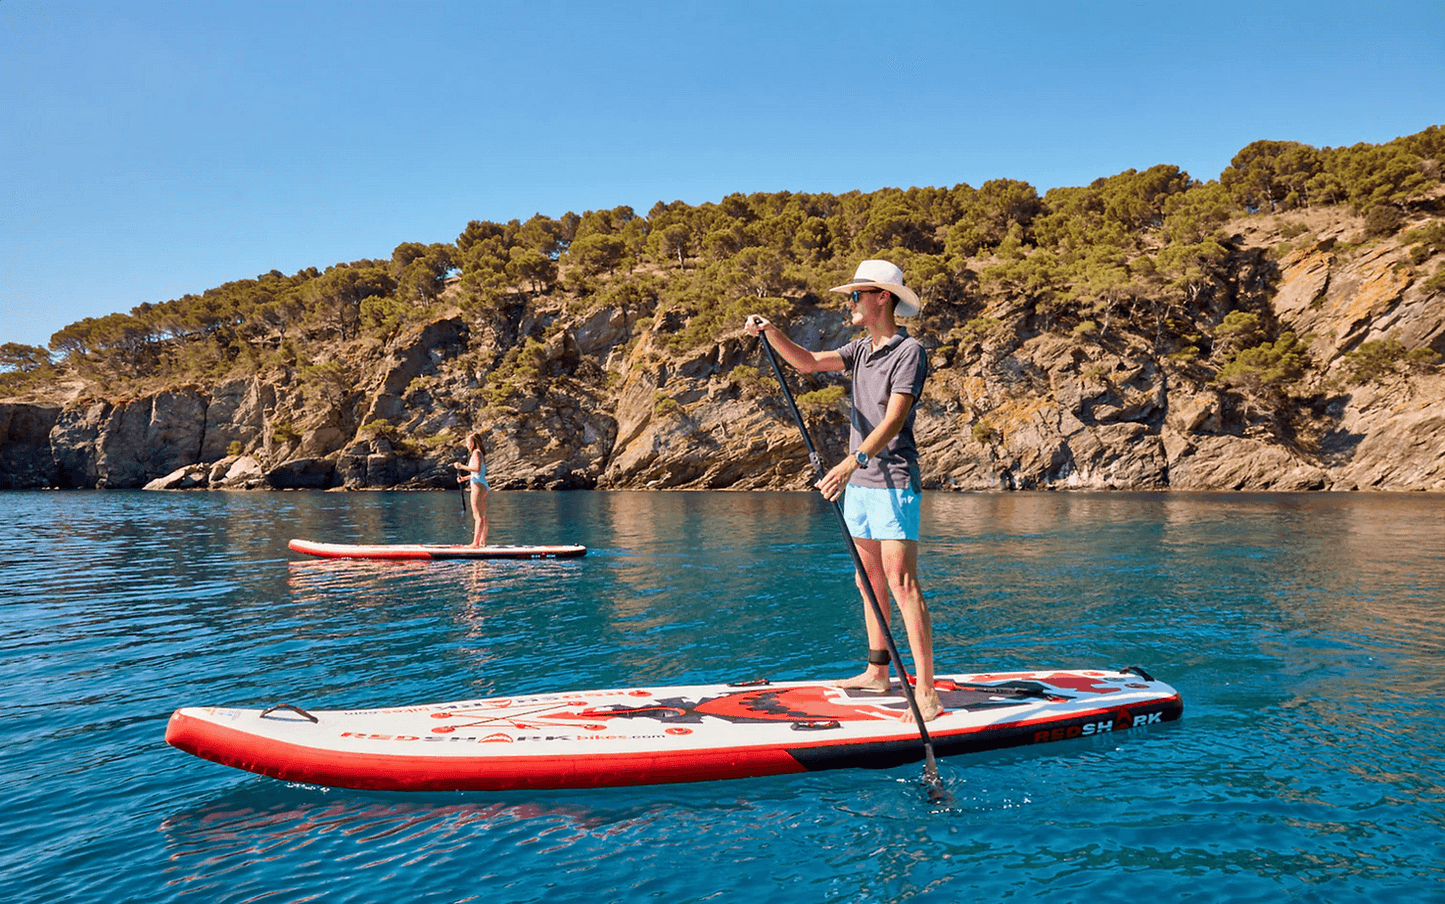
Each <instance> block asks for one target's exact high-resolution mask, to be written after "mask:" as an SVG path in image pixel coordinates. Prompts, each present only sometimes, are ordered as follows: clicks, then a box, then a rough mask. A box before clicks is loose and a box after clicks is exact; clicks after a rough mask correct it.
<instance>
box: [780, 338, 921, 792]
mask: <svg viewBox="0 0 1445 904" xmlns="http://www.w3.org/2000/svg"><path fill="white" fill-rule="evenodd" d="M760 335H761V338H762V340H763V352H764V353H766V354H767V356H768V363H769V364H771V365H772V366H773V373H774V374H775V375H776V376H777V378H778V387H779V388H781V389H782V391H783V401H785V402H787V403H788V410H789V411H791V412H792V413H793V420H794V421H795V422H797V424H798V432H799V433H801V434H803V444H804V445H805V446H807V447H808V461H810V462H812V463H813V472H814V473H815V474H816V475H817V477H818V479H819V480H822V479H823V477H824V476H825V475H826V474H827V473H828V472H827V471H826V470H824V468H823V460H822V459H821V458H819V457H818V451H817V450H816V449H814V448H813V438H812V437H811V436H809V435H808V426H807V425H806V424H804V423H803V415H802V413H800V412H799V411H798V405H797V403H796V402H794V401H793V394H792V392H791V391H789V390H788V381H787V380H784V379H783V369H782V368H781V367H779V366H778V359H777V356H776V355H774V354H773V345H772V343H771V342H769V341H768V334H767V333H766V332H761V333H760ZM830 501H831V502H832V503H833V514H834V515H836V516H837V518H838V527H839V528H841V529H842V531H843V539H844V541H846V542H847V544H848V553H849V555H851V556H852V557H853V567H854V569H856V570H857V573H858V576H859V577H860V578H861V580H859V581H858V583H859V584H861V585H862V586H863V595H864V596H865V597H866V598H867V599H868V605H869V606H870V607H872V609H873V617H874V618H876V619H877V620H878V627H880V628H882V629H883V642H884V643H885V644H886V645H887V647H888V658H889V659H890V660H892V662H893V670H894V671H896V672H897V673H898V680H899V683H900V684H902V685H903V696H904V697H906V698H908V707H909V709H911V710H913V720H914V722H916V723H917V725H918V736H919V737H920V738H922V740H923V781H924V783H925V784H927V785H928V799H929V800H930V801H931V802H933V803H944V802H946V801H948V800H949V794H948V791H946V790H945V789H944V787H943V779H941V778H940V777H939V775H938V761H937V760H936V759H935V758H934V756H933V739H932V738H930V737H929V736H928V726H927V725H925V724H924V722H923V713H922V712H921V711H920V710H919V709H918V699H917V697H916V696H915V694H914V692H913V685H912V684H910V683H909V681H908V672H906V671H904V669H903V657H901V656H899V655H898V644H897V643H895V642H894V640H893V632H892V631H890V630H889V629H888V619H887V618H886V617H885V615H884V612H883V607H882V606H881V605H879V603H878V597H877V595H876V594H874V592H873V582H872V581H871V580H869V579H868V572H867V571H866V570H865V569H864V568H863V558H862V556H860V555H858V544H856V543H854V542H853V534H852V533H851V532H849V530H848V522H847V520H846V519H845V518H844V517H843V506H842V504H841V503H839V502H838V500H837V499H833V500H830Z"/></svg>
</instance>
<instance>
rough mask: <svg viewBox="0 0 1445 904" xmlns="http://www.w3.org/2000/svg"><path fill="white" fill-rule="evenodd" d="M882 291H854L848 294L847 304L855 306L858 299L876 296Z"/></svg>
mask: <svg viewBox="0 0 1445 904" xmlns="http://www.w3.org/2000/svg"><path fill="white" fill-rule="evenodd" d="M882 291H883V290H882V289H855V290H854V291H852V292H849V293H848V303H849V304H857V303H858V299H860V298H862V297H863V296H864V295H877V294H878V293H880V292H882Z"/></svg>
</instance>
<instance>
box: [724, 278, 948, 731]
mask: <svg viewBox="0 0 1445 904" xmlns="http://www.w3.org/2000/svg"><path fill="white" fill-rule="evenodd" d="M829 291H830V292H842V293H844V294H846V295H847V297H848V305H849V310H850V311H851V312H852V324H853V327H854V328H855V329H857V328H862V329H864V330H866V331H867V335H866V336H864V337H862V338H859V339H855V340H853V341H851V342H849V343H848V344H846V345H843V346H841V347H839V348H835V349H830V350H828V351H821V352H814V351H810V350H808V349H805V348H803V347H802V346H800V345H798V344H797V343H795V342H793V341H792V340H791V339H789V338H788V337H787V336H785V335H784V334H783V332H782V331H781V330H779V329H778V328H777V327H776V326H775V325H773V324H772V323H770V322H769V321H768V320H767V319H766V318H764V317H762V316H761V315H758V314H752V315H749V317H748V319H747V331H748V334H749V335H752V336H756V335H758V334H759V333H767V334H768V336H767V338H768V341H769V342H770V343H771V344H772V347H773V348H774V349H776V350H777V351H778V353H779V354H781V355H782V356H783V358H784V360H786V361H787V362H788V363H789V364H791V365H793V367H795V368H797V369H798V370H799V371H802V372H803V373H814V372H818V371H839V370H847V371H851V372H852V375H853V392H852V408H853V412H852V426H851V427H850V428H849V431H848V434H849V435H848V445H849V448H850V449H852V450H853V451H852V452H851V453H850V454H849V455H848V456H847V457H845V458H844V459H843V460H842V461H840V462H839V463H838V464H836V465H834V466H833V469H832V470H830V471H829V472H828V473H827V474H826V475H824V476H823V478H822V479H821V480H819V481H818V483H817V487H818V489H819V490H821V491H822V493H823V495H824V496H825V497H827V498H828V499H829V500H833V499H837V498H838V496H839V494H840V493H841V494H843V514H844V518H845V519H846V521H847V522H848V532H849V533H850V534H852V536H853V538H854V542H855V544H856V546H857V549H858V553H859V556H860V558H861V559H862V562H863V568H864V570H865V571H866V572H867V577H868V581H869V583H871V584H872V587H873V593H874V596H875V597H876V598H877V599H879V600H880V601H884V602H885V603H886V601H887V600H888V597H889V595H890V594H891V595H892V597H893V599H894V600H895V601H897V603H898V609H899V611H901V612H902V613H903V624H904V626H905V627H906V628H907V630H908V648H909V650H910V651H911V652H912V654H913V667H914V669H915V671H916V672H917V679H918V684H917V691H916V699H917V703H918V710H919V713H920V714H921V715H922V716H923V719H924V721H928V720H929V719H932V718H934V717H935V716H937V715H938V714H939V713H941V712H942V711H943V703H942V702H941V701H940V700H939V699H938V692H937V691H936V690H934V687H933V625H932V622H931V620H930V618H929V615H928V604H927V602H925V600H924V598H923V591H922V590H921V589H920V588H919V586H918V533H919V524H920V522H921V520H922V514H921V511H922V510H921V507H922V496H921V491H922V485H921V484H922V481H921V477H920V474H919V469H918V446H917V444H916V443H915V442H914V439H913V419H914V412H915V409H916V407H917V404H918V399H919V397H920V396H921V395H922V393H923V383H924V381H925V380H926V379H927V377H928V356H927V354H926V352H925V351H924V349H923V346H922V345H921V344H920V343H919V342H918V340H917V339H914V338H913V337H911V336H909V335H908V331H907V330H905V329H903V328H901V327H899V326H898V325H897V322H896V318H900V317H912V316H915V315H916V314H917V313H918V310H919V302H918V294H917V293H916V292H914V291H913V290H912V289H909V288H907V287H906V286H904V285H903V271H902V270H900V269H898V268H897V267H896V266H894V265H893V264H891V263H889V262H888V261H881V260H867V261H863V262H862V263H861V264H859V265H858V269H857V270H856V271H855V272H854V274H853V278H852V279H851V280H850V281H848V282H847V283H845V284H844V285H841V286H834V287H833V288H832V289H830V290H829ZM845 487H846V492H845ZM857 580H858V581H859V585H858V589H859V592H860V593H866V591H865V590H864V587H863V584H862V580H863V578H862V576H857ZM883 610H884V617H885V618H887V617H888V612H889V608H888V607H887V606H886V605H885V606H884V607H883ZM863 612H864V618H865V620H866V622H867V625H868V666H867V668H866V669H864V671H863V672H862V674H860V675H857V676H855V677H853V678H847V679H844V680H842V681H839V682H837V685H838V686H839V687H845V688H862V689H870V690H879V691H883V690H887V689H888V663H889V655H888V649H887V641H886V640H885V639H884V629H883V627H882V626H880V625H879V624H878V620H877V618H876V616H875V615H874V614H873V607H872V606H871V605H869V604H868V601H867V598H866V595H865V597H864V605H863ZM902 718H903V719H904V720H905V721H910V720H912V719H913V713H912V711H911V710H905V711H904V714H903V717H902Z"/></svg>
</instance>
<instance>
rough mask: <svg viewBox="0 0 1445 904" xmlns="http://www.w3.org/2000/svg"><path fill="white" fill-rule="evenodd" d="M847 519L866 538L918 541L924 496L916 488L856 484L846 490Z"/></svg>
mask: <svg viewBox="0 0 1445 904" xmlns="http://www.w3.org/2000/svg"><path fill="white" fill-rule="evenodd" d="M843 520H844V521H847V522H848V532H849V533H850V534H852V535H853V536H855V537H858V538H859V539H862V540H917V539H918V526H919V523H920V522H921V521H922V520H923V497H922V495H921V494H919V493H915V492H914V491H913V490H911V489H908V488H904V489H890V488H887V487H856V486H853V485H852V484H849V485H848V487H847V489H845V490H844V492H843Z"/></svg>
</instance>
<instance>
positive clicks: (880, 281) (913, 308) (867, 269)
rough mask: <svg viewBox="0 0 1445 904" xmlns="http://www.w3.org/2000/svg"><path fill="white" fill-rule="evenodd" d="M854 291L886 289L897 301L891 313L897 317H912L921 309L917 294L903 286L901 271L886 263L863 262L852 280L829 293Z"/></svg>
mask: <svg viewBox="0 0 1445 904" xmlns="http://www.w3.org/2000/svg"><path fill="white" fill-rule="evenodd" d="M856 289H887V290H888V291H889V292H892V293H893V297H894V298H896V299H898V304H897V305H895V306H894V308H893V313H894V315H895V316H898V317H913V316H916V315H917V314H918V309H919V307H921V305H920V304H919V301H918V293H917V292H914V291H913V290H912V289H910V288H908V287H907V286H905V285H903V271H902V270H900V269H898V268H897V267H895V266H893V265H892V264H890V263H888V262H887V261H864V262H863V263H861V264H859V265H858V269H857V270H855V271H853V278H852V279H850V280H849V281H848V282H846V283H844V284H843V285H841V286H834V287H833V288H831V289H829V290H828V291H829V292H852V291H854V290H856Z"/></svg>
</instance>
